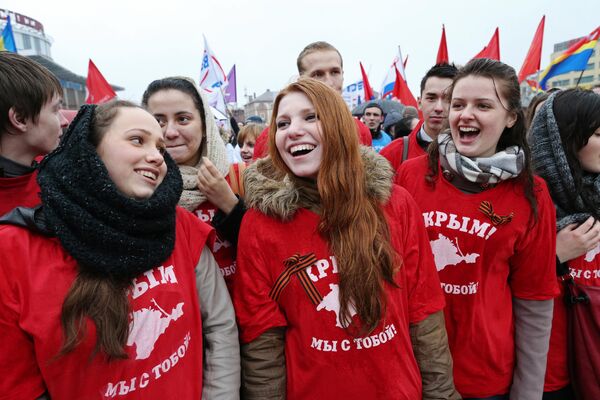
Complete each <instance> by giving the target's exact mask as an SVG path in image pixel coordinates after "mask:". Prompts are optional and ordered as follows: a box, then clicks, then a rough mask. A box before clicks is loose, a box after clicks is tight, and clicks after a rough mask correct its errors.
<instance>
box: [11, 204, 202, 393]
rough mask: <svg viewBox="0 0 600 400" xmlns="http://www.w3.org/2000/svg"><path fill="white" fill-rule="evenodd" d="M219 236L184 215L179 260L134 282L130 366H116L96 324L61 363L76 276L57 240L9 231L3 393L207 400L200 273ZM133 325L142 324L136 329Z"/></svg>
mask: <svg viewBox="0 0 600 400" xmlns="http://www.w3.org/2000/svg"><path fill="white" fill-rule="evenodd" d="M211 232H212V230H211V228H210V227H209V226H208V225H206V224H202V223H200V222H199V221H198V220H197V219H196V218H194V217H193V216H192V215H191V214H190V213H188V212H187V211H185V210H183V209H178V210H177V231H176V238H177V240H176V244H175V249H174V251H173V254H171V256H170V257H169V258H168V259H167V260H166V261H165V262H164V263H163V264H162V265H160V266H156V267H155V268H153V269H151V270H149V271H146V272H144V273H143V274H141V275H139V276H138V277H137V278H135V279H134V280H133V282H132V286H131V289H130V290H129V292H128V297H129V306H130V310H131V311H130V312H131V314H130V321H131V322H130V333H129V337H128V340H127V346H126V351H127V354H128V359H126V360H115V361H110V362H108V361H107V360H106V359H105V357H104V356H103V355H102V353H100V354H97V355H95V356H94V357H93V358H92V357H91V356H92V352H93V348H94V344H95V343H96V330H95V326H94V324H93V323H92V322H91V321H90V320H88V321H87V334H86V336H85V338H84V339H83V342H82V343H81V344H80V345H79V346H77V348H76V349H75V350H74V351H72V352H71V353H69V354H67V355H65V356H62V357H58V358H56V359H55V358H54V357H55V356H56V355H57V353H58V351H59V350H60V347H61V346H62V343H63V331H62V328H61V322H60V314H61V307H62V303H63V300H64V298H65V296H66V294H67V292H68V290H69V288H70V287H71V285H72V284H73V281H74V279H75V277H76V275H77V271H78V268H77V264H76V261H75V260H74V259H73V258H71V256H70V255H69V254H67V253H66V252H65V250H64V249H63V248H62V246H61V245H60V243H59V241H58V239H57V238H47V237H44V236H40V235H38V234H35V233H32V232H30V231H29V230H27V229H23V228H20V227H15V226H8V225H4V226H0V265H2V268H0V332H1V333H2V340H1V341H0V376H2V379H0V394H1V396H2V398H5V399H9V398H10V399H33V398H36V397H37V396H40V395H41V394H42V393H43V392H44V391H46V390H48V392H49V394H50V397H51V398H52V399H53V400H61V399H66V400H71V399H78V400H79V399H81V400H84V399H85V400H87V399H108V398H119V399H124V398H127V399H160V398H170V399H199V398H200V397H201V395H202V320H201V317H200V307H199V304H198V295H197V289H196V280H195V272H194V269H195V267H196V264H197V263H198V260H199V258H200V253H201V251H202V248H203V246H204V244H205V243H206V242H207V240H208V238H209V236H210V235H212V234H211ZM131 324H133V325H131Z"/></svg>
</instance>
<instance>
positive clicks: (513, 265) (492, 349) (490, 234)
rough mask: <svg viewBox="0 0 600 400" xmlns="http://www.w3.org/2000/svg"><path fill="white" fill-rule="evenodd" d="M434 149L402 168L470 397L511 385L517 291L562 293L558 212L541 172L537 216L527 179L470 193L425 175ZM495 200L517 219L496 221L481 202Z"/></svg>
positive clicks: (458, 379)
mask: <svg viewBox="0 0 600 400" xmlns="http://www.w3.org/2000/svg"><path fill="white" fill-rule="evenodd" d="M427 163H428V158H427V156H423V157H418V158H415V159H412V160H408V161H406V162H404V163H403V164H402V167H401V168H400V171H399V172H398V175H397V181H398V183H400V184H402V185H403V186H404V187H405V188H406V189H407V190H408V191H409V192H410V193H411V194H412V195H413V197H414V198H415V200H416V201H417V203H418V204H419V205H420V207H421V211H422V212H423V220H424V222H425V227H426V228H427V233H428V234H429V240H430V243H431V247H432V250H433V255H434V259H435V263H436V268H437V270H438V273H439V276H440V281H441V284H442V289H443V290H444V292H445V293H446V304H447V306H446V309H445V314H446V329H447V331H448V341H449V344H450V350H451V352H452V356H453V358H454V382H455V384H456V388H457V390H458V391H459V392H460V394H461V395H462V396H463V397H489V396H493V395H501V394H505V393H508V392H509V391H510V385H511V382H512V377H513V369H514V364H515V341H514V324H513V313H512V298H513V297H518V298H520V299H525V300H548V299H552V298H554V297H555V296H556V295H557V294H558V288H557V284H556V272H555V267H554V266H555V262H554V261H555V254H556V252H555V251H556V243H555V240H556V236H555V229H556V227H555V226H556V218H555V211H554V205H553V203H552V200H551V198H550V195H549V193H548V189H547V188H546V184H545V182H544V181H543V180H542V179H541V178H537V177H536V178H535V186H536V188H535V196H536V199H537V207H538V220H537V223H536V224H535V225H534V226H533V227H530V226H529V225H528V223H529V218H530V215H531V208H530V206H529V203H528V201H527V199H526V197H525V194H524V191H523V187H522V184H520V183H519V182H518V181H517V180H516V179H511V180H507V181H503V182H501V183H500V184H498V185H496V186H495V187H493V188H490V189H488V190H485V191H483V192H481V193H476V194H465V193H463V192H461V191H460V190H458V189H457V188H456V187H454V186H453V185H452V184H451V183H450V182H448V181H447V180H446V179H445V178H444V177H443V175H442V173H441V171H440V173H439V175H438V179H437V181H436V185H435V187H432V186H431V185H429V184H428V183H427V182H426V181H425V174H426V172H427V167H428V165H427ZM483 201H488V202H490V203H491V205H492V207H493V211H494V213H496V214H497V215H499V216H508V215H510V214H511V213H512V214H513V218H512V221H510V222H508V223H506V224H501V225H497V226H494V225H493V224H492V221H491V218H489V217H488V216H486V215H485V214H484V213H483V212H482V211H480V210H479V207H480V205H481V203H482V202H483Z"/></svg>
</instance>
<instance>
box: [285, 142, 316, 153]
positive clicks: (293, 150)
mask: <svg viewBox="0 0 600 400" xmlns="http://www.w3.org/2000/svg"><path fill="white" fill-rule="evenodd" d="M314 148H315V146H313V145H312V144H299V145H297V146H292V147H291V148H290V153H292V154H294V153H296V152H297V151H303V150H308V151H311V150H313V149H314Z"/></svg>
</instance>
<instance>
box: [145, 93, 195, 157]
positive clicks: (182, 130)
mask: <svg viewBox="0 0 600 400" xmlns="http://www.w3.org/2000/svg"><path fill="white" fill-rule="evenodd" d="M148 111H149V112H150V113H151V114H152V115H154V117H155V118H156V120H157V121H158V123H159V124H160V127H161V128H162V132H163V134H164V138H165V143H166V145H167V151H168V152H169V155H170V156H171V157H173V159H174V160H175V162H176V163H177V165H189V166H196V165H198V162H199V161H200V157H201V154H200V146H201V144H202V137H203V132H204V127H203V126H202V119H201V117H200V112H199V111H198V109H197V108H196V105H195V104H194V100H193V99H192V97H191V96H190V95H188V94H187V93H184V92H182V91H179V90H176V89H167V90H160V91H158V92H156V93H154V94H153V95H152V96H150V98H149V99H148Z"/></svg>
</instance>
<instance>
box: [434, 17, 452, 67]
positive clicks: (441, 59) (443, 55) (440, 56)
mask: <svg viewBox="0 0 600 400" xmlns="http://www.w3.org/2000/svg"><path fill="white" fill-rule="evenodd" d="M449 62H450V61H449V59H448V46H447V45H446V27H445V26H444V25H442V38H441V39H440V47H439V48H438V53H437V58H436V60H435V63H436V64H448V63H449Z"/></svg>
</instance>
